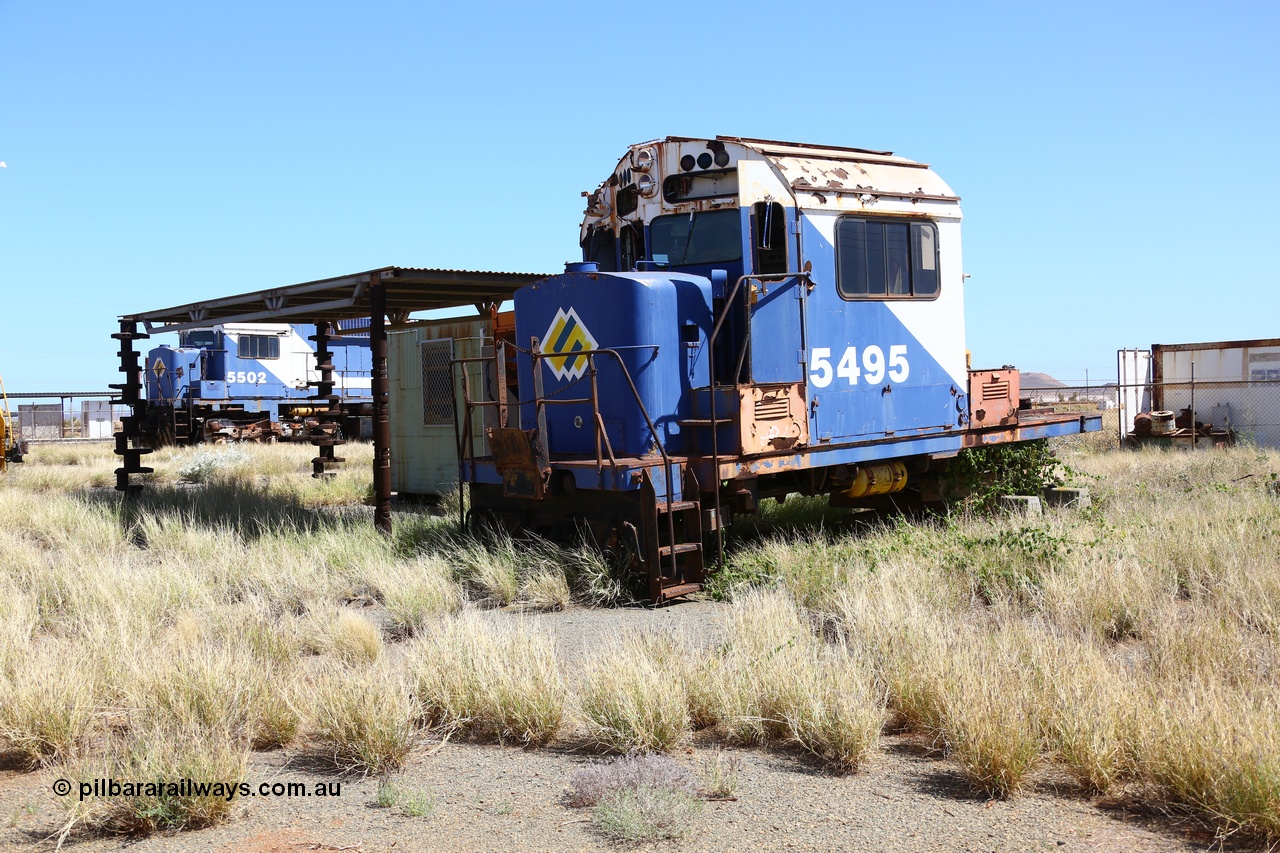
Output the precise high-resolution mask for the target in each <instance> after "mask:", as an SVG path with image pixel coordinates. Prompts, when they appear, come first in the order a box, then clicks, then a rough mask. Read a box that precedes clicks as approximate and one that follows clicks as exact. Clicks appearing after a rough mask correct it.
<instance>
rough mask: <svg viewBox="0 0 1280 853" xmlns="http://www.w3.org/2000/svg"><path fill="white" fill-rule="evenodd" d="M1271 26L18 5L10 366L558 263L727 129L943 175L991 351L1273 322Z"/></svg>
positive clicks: (1222, 335) (56, 371)
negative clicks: (173, 328)
mask: <svg viewBox="0 0 1280 853" xmlns="http://www.w3.org/2000/svg"><path fill="white" fill-rule="evenodd" d="M786 8H791V9H794V10H795V11H793V12H783V11H782V10H784V9H786ZM1278 10H1280V5H1277V4H1275V3H1262V2H1258V3H1223V4H1205V3H1196V4H1191V3H1174V2H1162V3H1124V2H1108V3H1056V4H1040V3H1016V4H1015V3H1010V4H960V3H928V2H915V3H884V2H876V3H858V2H836V3H797V4H791V5H790V6H789V7H788V5H787V4H779V3H776V2H768V3H765V2H753V0H747V2H736V3H699V2H677V3H668V2H656V0H651V2H639V3H636V2H619V3H613V2H599V1H598V0H597V2H592V3H562V4H541V3H525V2H521V3H505V2H490V3H451V4H428V3H420V2H378V0H373V1H372V2H365V3H359V4H357V3H350V2H343V3H336V2H326V0H320V1H319V2H317V0H308V2H292V0H291V1H290V2H269V0H267V1H266V2H264V1H263V0H259V2H243V0H223V2H218V3H184V2H173V0H165V2H131V0H122V1H121V2H114V3H106V2H101V0H93V2H58V0H38V2H37V0H0V161H4V162H5V163H6V164H7V167H6V168H3V169H0V376H2V377H3V378H4V381H5V384H6V385H7V386H8V387H9V389H10V390H25V391H32V390H63V389H66V390H80V389H90V388H102V387H104V386H105V385H106V383H108V382H114V381H118V377H117V374H116V373H115V372H114V371H115V369H116V362H115V359H114V357H113V352H114V343H113V342H112V341H111V339H110V337H109V335H110V333H111V332H112V331H113V330H114V318H115V317H116V316H117V315H118V314H120V313H126V312H130V311H138V310H143V309H149V308H160V307H166V306H168V305H172V304H179V303H183V302H187V301H192V300H195V299H199V298H204V297H211V296H216V295H222V294H230V293H238V292H242V291H246V290H254V289H260V288H266V287H272V286H278V285H283V284H290V283H294V282H300V281H306V280H309V279H314V278H322V277H326V276H332V275H339V274H344V273H349V272H355V271H359V270H364V269H369V268H373V267H378V266H384V265H399V266H431V267H461V268H467V269H495V270H520V271H533V272H539V271H547V272H551V271H556V270H559V269H560V268H561V265H562V263H563V262H564V261H566V260H569V259H573V258H575V257H576V256H577V252H578V249H577V236H578V222H579V220H580V218H581V211H582V204H583V203H582V199H581V197H580V196H579V193H580V192H581V191H582V190H586V189H591V188H593V187H594V186H595V185H596V183H598V182H599V180H600V179H601V178H603V177H604V176H605V175H607V174H608V172H609V171H610V169H611V168H612V166H613V165H614V163H615V162H616V160H617V158H618V157H619V156H620V155H621V154H622V153H623V152H624V150H625V148H626V146H627V145H628V144H630V143H634V142H640V141H643V140H646V139H651V138H655V137H660V136H666V135H688V136H700V135H715V134H718V133H719V134H726V135H738V136H759V137H769V138H776V139H787V140H794V141H802V142H814V143H827V144H836V145H850V146H860V147H868V148H881V149H890V150H893V151H895V152H897V153H900V154H903V155H905V156H908V157H912V158H915V159H919V160H923V161H926V162H929V163H932V164H933V165H934V168H935V169H936V170H937V171H938V172H939V174H941V175H942V177H943V178H944V179H946V180H947V181H948V182H949V183H950V185H951V186H952V188H953V189H954V190H955V191H956V192H958V193H959V194H960V195H961V196H962V197H963V198H964V202H963V206H964V212H965V225H964V252H965V269H966V270H967V271H968V272H969V273H970V274H971V275H972V278H971V279H970V280H969V289H968V295H967V308H966V310H967V326H968V339H969V345H970V348H971V349H972V351H973V355H974V363H975V365H999V364H1004V363H1012V364H1017V365H1018V366H1019V367H1022V368H1023V369H1025V370H1040V371H1046V372H1049V373H1052V374H1054V375H1056V376H1058V377H1059V378H1062V379H1064V380H1082V379H1083V378H1084V374H1085V370H1086V369H1088V371H1089V377H1090V380H1091V381H1098V380H1107V379H1114V375H1115V350H1116V349H1117V348H1119V347H1124V346H1134V345H1142V346H1145V345H1149V344H1151V343H1153V342H1158V343H1170V342H1180V341H1192V340H1218V339H1234V338H1252V337H1277V336H1280V293H1278V288H1277V283H1278V282H1277V273H1276V268H1277V267H1276V264H1277V259H1276V258H1275V253H1276V249H1277V247H1278V244H1280V241H1277V240H1276V238H1275V237H1274V232H1275V224H1274V222H1273V218H1274V213H1273V209H1274V205H1275V199H1276V198H1277V197H1280V185H1278V184H1280V181H1278V179H1277V174H1278V169H1277V159H1278V158H1277V153H1278V148H1280V141H1278V140H1280V120H1278V118H1277V116H1278V114H1280V93H1278V92H1277V88H1278V87H1280V48H1278V47H1277V36H1278V35H1280V26H1278V24H1280V11H1278Z"/></svg>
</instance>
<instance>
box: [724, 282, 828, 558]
mask: <svg viewBox="0 0 1280 853" xmlns="http://www.w3.org/2000/svg"><path fill="white" fill-rule="evenodd" d="M789 278H803V279H805V280H806V281H808V282H810V283H811V284H812V282H813V276H812V274H811V272H810V271H809V270H807V269H805V270H800V271H798V272H778V273H754V274H750V275H742V276H739V277H738V280H737V281H735V282H734V283H733V290H731V291H730V292H729V295H728V297H727V298H726V299H725V300H724V307H722V308H721V309H720V316H719V317H718V318H716V324H715V326H714V327H713V328H712V329H711V337H709V338H708V339H707V378H708V384H709V385H710V386H711V389H710V396H711V470H712V476H713V477H714V478H715V494H716V565H717V566H719V565H722V564H723V563H724V520H723V518H722V517H721V515H720V510H721V508H720V427H719V425H718V424H717V423H716V338H717V337H719V335H720V327H721V326H723V325H724V321H725V319H726V318H728V316H729V311H730V309H731V308H732V307H733V300H734V299H736V298H737V296H738V291H739V290H741V289H742V283H743V282H744V281H747V280H751V281H785V280H786V279H789ZM750 341H751V317H750V316H748V317H747V327H746V334H745V335H744V336H743V339H742V354H743V355H744V356H745V355H746V352H747V345H748V344H749V343H750ZM741 372H742V358H741V357H739V359H738V363H737V366H736V367H735V368H734V384H735V385H736V384H737V381H738V374H740V373H741ZM739 417H741V414H739Z"/></svg>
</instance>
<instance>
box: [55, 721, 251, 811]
mask: <svg viewBox="0 0 1280 853" xmlns="http://www.w3.org/2000/svg"><path fill="white" fill-rule="evenodd" d="M246 766H247V753H246V752H245V750H244V749H243V747H242V746H241V745H240V744H239V742H238V740H237V738H236V737H235V736H233V735H231V734H229V733H228V732H225V731H221V730H207V729H203V728H186V727H183V726H181V725H178V724H175V723H172V722H166V723H162V724H158V725H153V726H145V727H141V728H138V729H133V730H131V731H129V732H128V733H127V734H126V735H123V736H121V737H117V738H114V739H112V740H111V741H110V743H109V744H108V746H107V747H106V749H105V750H104V751H103V752H102V754H100V755H97V756H94V757H93V758H92V759H88V760H85V761H83V762H81V763H80V764H78V765H77V766H75V767H74V768H70V770H71V772H70V773H69V774H68V778H70V779H73V780H81V781H84V782H89V783H92V781H93V780H95V779H116V780H146V782H147V783H151V782H154V781H156V780H163V781H168V780H174V781H177V780H183V779H190V780H197V781H206V780H208V781H210V782H211V783H213V784H215V785H216V786H217V788H215V789H212V790H210V791H208V792H203V793H196V792H193V791H190V790H187V789H183V788H177V789H169V788H165V789H160V788H157V787H156V786H154V785H151V786H150V787H143V789H142V790H139V791H135V792H132V793H130V794H127V795H126V794H118V795H114V796H113V795H111V793H110V792H107V791H104V792H101V793H100V794H99V795H94V796H90V797H88V798H86V799H84V800H82V801H79V796H78V795H79V790H78V788H73V789H72V794H71V795H70V796H68V797H66V798H65V800H66V802H67V809H68V813H69V814H70V816H71V817H70V823H71V824H74V823H77V822H78V823H83V824H85V825H86V826H88V827H90V828H91V829H97V830H102V831H106V832H111V833H123V834H128V835H145V834H149V833H152V832H156V831H159V830H175V829H197V828H199V827H203V826H209V825H211V824H215V823H218V822H220V821H223V820H225V819H227V818H228V817H229V816H230V815H231V814H232V813H233V811H235V810H236V809H237V808H238V804H237V803H236V801H235V798H236V797H237V796H238V795H239V794H240V791H239V789H238V787H236V786H239V784H240V783H242V782H243V781H244V778H245V769H246ZM214 780H216V781H214Z"/></svg>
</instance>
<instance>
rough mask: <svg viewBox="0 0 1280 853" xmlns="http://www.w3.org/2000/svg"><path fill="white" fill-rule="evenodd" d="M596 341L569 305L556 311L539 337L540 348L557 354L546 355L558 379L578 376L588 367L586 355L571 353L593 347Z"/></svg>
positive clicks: (562, 379)
mask: <svg viewBox="0 0 1280 853" xmlns="http://www.w3.org/2000/svg"><path fill="white" fill-rule="evenodd" d="M597 346H599V344H597V343H596V339H595V338H594V337H593V336H592V335H591V332H590V331H589V330H588V329H587V326H586V324H585V323H583V322H582V318H581V317H579V316H578V312H577V311H575V310H574V309H572V308H570V309H569V310H568V311H566V310H564V309H563V308H561V309H560V310H559V311H556V316H555V319H554V320H552V321H551V326H550V327H549V328H548V329H547V333H546V335H544V336H543V338H542V351H543V352H544V353H546V354H547V355H552V356H557V357H555V358H548V359H546V364H547V366H548V367H550V368H551V372H552V374H554V375H555V377H556V378H557V379H559V380H561V381H564V380H567V379H577V378H578V377H579V376H581V375H582V374H583V373H585V372H586V370H587V357H586V356H585V355H573V354H572V353H579V352H582V351H584V350H593V349H595V348H596V347H597Z"/></svg>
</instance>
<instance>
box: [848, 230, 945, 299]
mask: <svg viewBox="0 0 1280 853" xmlns="http://www.w3.org/2000/svg"><path fill="white" fill-rule="evenodd" d="M835 236H836V286H837V287H838V289H839V291H840V295H841V296H843V297H844V298H845V299H911V298H917V299H933V298H934V297H936V296H937V295H938V229H937V227H936V226H934V224H933V223H932V222H915V221H910V220H894V219H867V218H863V217H855V216H842V217H840V218H839V219H838V220H836V235H835Z"/></svg>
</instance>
